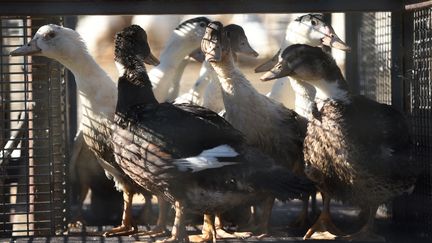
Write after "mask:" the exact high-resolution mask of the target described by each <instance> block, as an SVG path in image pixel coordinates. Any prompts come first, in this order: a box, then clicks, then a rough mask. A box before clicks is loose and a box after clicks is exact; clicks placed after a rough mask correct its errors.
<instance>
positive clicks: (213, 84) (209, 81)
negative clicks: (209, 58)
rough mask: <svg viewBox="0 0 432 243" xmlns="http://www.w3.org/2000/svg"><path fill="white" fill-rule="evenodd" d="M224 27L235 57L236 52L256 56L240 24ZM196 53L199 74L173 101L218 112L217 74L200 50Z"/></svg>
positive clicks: (219, 107)
mask: <svg viewBox="0 0 432 243" xmlns="http://www.w3.org/2000/svg"><path fill="white" fill-rule="evenodd" d="M224 29H225V31H226V32H227V34H228V35H229V36H230V39H231V42H230V45H231V50H233V55H234V56H235V57H237V53H241V54H244V55H246V56H251V57H257V56H258V52H256V51H255V50H254V49H253V48H252V47H251V45H250V43H249V42H248V39H247V37H246V34H245V31H244V30H243V28H242V27H241V26H240V25H236V24H229V25H227V26H225V28H224ZM197 54H199V56H197V57H196V58H195V59H196V60H199V61H201V62H202V66H201V70H200V76H199V77H198V79H197V81H196V82H195V84H194V86H193V87H192V88H191V89H190V90H189V91H188V92H187V93H186V94H184V95H182V96H180V97H178V98H177V99H176V100H175V103H190V104H196V105H200V106H203V107H206V108H209V109H210V110H212V111H214V112H217V113H219V112H221V111H223V110H224V104H223V101H222V92H221V86H220V83H219V80H218V77H217V74H216V73H215V71H214V70H213V68H212V66H211V65H210V64H209V63H208V62H206V61H205V60H204V54H203V53H202V52H201V53H197Z"/></svg>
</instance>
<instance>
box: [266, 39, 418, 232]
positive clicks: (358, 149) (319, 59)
mask: <svg viewBox="0 0 432 243" xmlns="http://www.w3.org/2000/svg"><path fill="white" fill-rule="evenodd" d="M279 60H280V61H279V62H278V63H277V64H276V65H275V66H274V68H273V69H272V70H271V71H269V72H267V73H266V74H264V75H263V77H262V78H261V79H263V80H270V79H275V78H279V77H283V76H290V77H291V78H294V79H296V80H298V81H301V82H307V83H309V84H311V85H313V86H314V88H315V89H316V107H315V109H314V112H313V118H312V119H311V121H310V122H309V124H308V128H307V135H306V138H305V141H304V156H305V161H306V169H305V172H306V174H307V175H308V177H309V178H310V179H311V180H313V181H314V182H315V183H317V185H318V188H319V190H320V191H321V192H322V193H323V198H324V209H323V211H322V213H321V215H320V217H319V218H318V220H317V222H316V223H315V224H314V225H313V226H312V227H311V229H309V231H308V232H307V233H306V235H305V238H310V237H311V236H312V234H313V233H314V232H319V231H324V232H330V233H332V234H340V231H339V230H338V229H337V228H336V226H335V225H333V224H332V221H331V218H330V209H329V207H330V199H331V198H333V199H336V200H340V201H342V202H348V203H351V204H354V205H358V206H360V207H361V208H362V210H365V211H367V212H368V214H369V217H368V220H367V223H366V224H365V225H364V226H363V227H362V228H361V229H360V230H359V231H358V232H357V233H354V234H352V235H348V236H344V237H343V238H345V239H350V240H384V238H383V237H381V236H379V235H377V234H375V233H374V232H373V231H372V228H373V222H374V217H375V213H376V211H377V208H378V206H379V205H380V204H382V203H384V202H386V201H388V200H389V199H391V198H393V197H395V196H397V195H400V194H402V193H404V192H406V191H408V190H409V189H411V188H412V187H413V185H414V183H415V181H416V176H417V174H418V172H419V171H418V168H420V166H418V165H417V164H416V163H417V162H415V161H414V160H413V157H412V154H411V153H412V144H411V139H410V133H409V128H408V124H407V121H406V119H405V118H404V116H403V115H402V114H401V113H400V112H398V111H397V110H395V109H394V108H392V107H391V106H389V105H386V104H380V103H378V102H376V101H372V100H370V99H367V98H365V97H363V96H355V95H353V94H352V93H351V92H350V91H349V90H348V86H347V83H346V81H345V79H344V78H343V76H342V74H341V71H340V69H339V68H338V66H337V65H336V63H335V61H334V59H333V58H332V57H331V56H330V55H328V54H326V53H324V52H323V51H322V50H321V49H320V48H316V47H310V46H307V45H292V46H290V47H288V48H286V49H285V50H284V51H283V53H282V54H281V57H280V59H279Z"/></svg>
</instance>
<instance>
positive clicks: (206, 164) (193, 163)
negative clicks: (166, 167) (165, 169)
mask: <svg viewBox="0 0 432 243" xmlns="http://www.w3.org/2000/svg"><path fill="white" fill-rule="evenodd" d="M237 155H239V154H238V153H237V152H236V151H235V150H234V149H233V148H232V147H230V146H228V145H226V144H225V145H220V146H218V147H215V148H212V149H208V150H204V151H203V152H202V153H201V154H199V155H198V156H194V157H188V158H183V159H178V160H175V161H174V165H176V166H177V168H178V169H179V170H180V171H187V170H192V173H194V172H198V171H202V170H207V169H214V168H220V167H223V166H226V165H233V164H236V163H237V162H220V161H219V160H218V159H217V157H236V156H237Z"/></svg>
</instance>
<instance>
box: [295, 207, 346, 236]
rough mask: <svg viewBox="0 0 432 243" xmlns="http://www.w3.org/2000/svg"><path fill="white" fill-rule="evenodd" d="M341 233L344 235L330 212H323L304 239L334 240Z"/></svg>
mask: <svg viewBox="0 0 432 243" xmlns="http://www.w3.org/2000/svg"><path fill="white" fill-rule="evenodd" d="M340 235H343V233H342V231H341V230H339V228H338V227H337V226H336V225H335V224H334V223H333V221H332V220H331V217H330V214H325V213H321V215H320V216H319V218H318V219H317V221H316V222H315V223H314V224H313V225H312V226H311V228H309V230H308V231H307V232H306V235H305V236H304V237H303V239H304V240H306V239H320V240H334V239H335V238H336V237H338V236H340Z"/></svg>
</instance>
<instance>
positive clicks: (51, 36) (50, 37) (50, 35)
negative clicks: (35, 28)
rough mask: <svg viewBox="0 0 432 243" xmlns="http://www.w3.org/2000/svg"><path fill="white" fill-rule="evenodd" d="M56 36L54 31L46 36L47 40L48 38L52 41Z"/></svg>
mask: <svg viewBox="0 0 432 243" xmlns="http://www.w3.org/2000/svg"><path fill="white" fill-rule="evenodd" d="M55 36H56V33H55V32H53V31H51V32H48V33H47V34H46V35H45V38H46V39H52V38H54V37H55Z"/></svg>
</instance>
